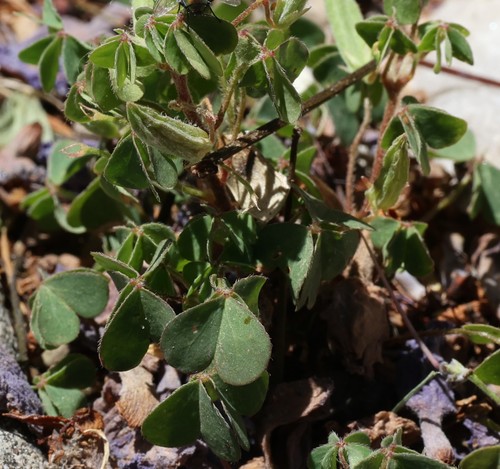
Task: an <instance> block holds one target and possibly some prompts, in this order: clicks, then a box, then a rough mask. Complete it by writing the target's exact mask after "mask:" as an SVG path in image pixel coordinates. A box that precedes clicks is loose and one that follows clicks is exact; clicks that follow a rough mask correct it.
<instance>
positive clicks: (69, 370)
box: [43, 353, 96, 389]
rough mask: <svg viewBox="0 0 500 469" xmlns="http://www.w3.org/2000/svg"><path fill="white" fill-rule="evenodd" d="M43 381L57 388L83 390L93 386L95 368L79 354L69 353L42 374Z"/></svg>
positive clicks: (86, 358)
mask: <svg viewBox="0 0 500 469" xmlns="http://www.w3.org/2000/svg"><path fill="white" fill-rule="evenodd" d="M43 378H44V381H45V382H46V383H47V384H50V385H51V386H56V387H58V388H78V389H83V388H86V387H89V386H92V385H94V383H95V379H96V367H95V365H94V363H93V362H92V360H90V359H89V358H88V357H86V356H85V355H82V354H80V353H70V354H69V355H66V357H64V358H63V359H62V360H61V361H60V362H59V363H57V364H56V365H55V366H53V367H52V368H50V369H49V370H48V371H46V372H45V373H44V374H43Z"/></svg>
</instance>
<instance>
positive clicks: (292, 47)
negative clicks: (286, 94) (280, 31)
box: [275, 37, 309, 82]
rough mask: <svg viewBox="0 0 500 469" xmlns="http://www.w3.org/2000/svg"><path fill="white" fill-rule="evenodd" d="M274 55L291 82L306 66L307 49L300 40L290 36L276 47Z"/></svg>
mask: <svg viewBox="0 0 500 469" xmlns="http://www.w3.org/2000/svg"><path fill="white" fill-rule="evenodd" d="M275 57H276V60H277V61H278V63H279V64H280V65H281V67H282V68H283V70H284V71H285V73H286V76H287V77H288V79H289V80H290V82H293V81H294V80H295V79H296V78H297V77H298V76H299V75H300V72H302V70H303V69H304V67H305V66H306V64H307V60H308V58H309V50H308V49H307V47H306V45H305V44H304V43H303V42H302V41H300V40H299V39H297V38H296V37H291V38H290V39H288V40H286V41H285V42H283V43H282V44H281V45H280V46H279V47H278V48H277V49H276V51H275Z"/></svg>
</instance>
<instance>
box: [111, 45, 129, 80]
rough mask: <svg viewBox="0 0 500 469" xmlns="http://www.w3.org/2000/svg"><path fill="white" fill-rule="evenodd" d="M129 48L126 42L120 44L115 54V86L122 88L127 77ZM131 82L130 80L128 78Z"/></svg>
mask: <svg viewBox="0 0 500 469" xmlns="http://www.w3.org/2000/svg"><path fill="white" fill-rule="evenodd" d="M129 64H130V46H129V45H128V44H127V43H126V42H121V43H120V44H119V46H118V47H117V49H116V52H115V64H114V65H115V66H114V69H115V71H116V75H115V78H116V86H117V88H122V87H123V85H124V84H125V80H126V79H127V78H128V77H129V69H130V68H131V66H130V65H129ZM130 80H131V81H132V78H130Z"/></svg>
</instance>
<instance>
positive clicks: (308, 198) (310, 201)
mask: <svg viewBox="0 0 500 469" xmlns="http://www.w3.org/2000/svg"><path fill="white" fill-rule="evenodd" d="M296 190H297V192H298V193H299V194H300V196H301V197H302V199H303V201H304V203H305V205H306V208H307V211H308V212H309V215H311V218H312V219H313V220H315V221H317V222H325V223H331V224H333V225H336V226H337V227H339V228H340V227H342V228H349V229H351V230H370V231H371V230H372V227H371V226H370V225H368V224H367V223H365V222H363V221H361V220H359V219H358V218H356V217H353V216H352V215H349V214H348V213H345V212H341V211H340V210H335V209H333V208H330V207H328V206H327V205H326V204H325V203H324V202H323V201H322V200H319V199H317V198H316V197H313V196H312V195H311V194H308V193H307V192H304V191H303V190H301V189H298V188H297V189H296Z"/></svg>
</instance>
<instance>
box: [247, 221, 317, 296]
mask: <svg viewBox="0 0 500 469" xmlns="http://www.w3.org/2000/svg"><path fill="white" fill-rule="evenodd" d="M255 252H256V253H257V255H258V256H259V259H260V261H261V262H262V264H263V265H264V267H265V268H267V269H275V268H276V267H279V268H280V269H281V270H283V271H284V272H285V273H288V275H289V277H290V283H291V286H292V292H293V296H294V299H295V301H298V298H299V295H300V291H301V289H302V286H303V284H304V281H305V279H306V276H307V273H308V271H309V266H310V263H311V261H312V257H313V253H314V245H313V239H312V235H311V233H310V231H309V230H308V229H307V228H306V227H305V226H303V225H296V224H293V223H276V224H272V225H267V226H266V227H265V228H264V229H263V230H262V231H261V232H260V233H259V239H258V241H257V244H256V246H255Z"/></svg>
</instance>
